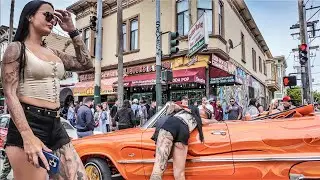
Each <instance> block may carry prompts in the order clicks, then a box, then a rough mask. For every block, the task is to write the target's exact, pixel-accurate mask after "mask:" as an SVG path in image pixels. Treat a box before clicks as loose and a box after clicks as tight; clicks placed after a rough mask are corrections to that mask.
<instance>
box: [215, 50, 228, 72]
mask: <svg viewBox="0 0 320 180" xmlns="http://www.w3.org/2000/svg"><path fill="white" fill-rule="evenodd" d="M211 64H212V66H214V67H217V68H219V69H221V70H224V71H226V72H229V69H228V62H227V61H224V60H222V59H221V58H219V57H218V56H216V55H214V54H212V61H211Z"/></svg>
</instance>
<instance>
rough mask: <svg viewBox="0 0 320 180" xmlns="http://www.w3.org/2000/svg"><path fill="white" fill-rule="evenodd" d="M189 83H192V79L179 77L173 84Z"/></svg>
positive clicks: (174, 79)
mask: <svg viewBox="0 0 320 180" xmlns="http://www.w3.org/2000/svg"><path fill="white" fill-rule="evenodd" d="M189 81H190V77H179V78H173V80H172V82H173V83H184V82H189Z"/></svg>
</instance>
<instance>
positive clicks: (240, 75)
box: [235, 67, 247, 84]
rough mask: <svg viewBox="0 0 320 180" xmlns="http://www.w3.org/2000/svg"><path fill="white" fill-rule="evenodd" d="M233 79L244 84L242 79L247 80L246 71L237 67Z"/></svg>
mask: <svg viewBox="0 0 320 180" xmlns="http://www.w3.org/2000/svg"><path fill="white" fill-rule="evenodd" d="M235 80H236V82H238V83H240V84H244V81H245V80H247V75H246V72H244V70H242V69H241V68H239V67H237V68H236V73H235Z"/></svg>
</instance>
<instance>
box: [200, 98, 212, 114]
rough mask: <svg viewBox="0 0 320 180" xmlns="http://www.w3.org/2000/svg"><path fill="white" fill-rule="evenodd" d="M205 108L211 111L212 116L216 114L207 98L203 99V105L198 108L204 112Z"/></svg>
mask: <svg viewBox="0 0 320 180" xmlns="http://www.w3.org/2000/svg"><path fill="white" fill-rule="evenodd" d="M203 106H205V107H206V108H207V109H208V110H209V111H211V113H212V114H213V113H214V111H213V106H212V105H211V104H210V103H209V101H208V99H207V97H203V98H202V104H200V105H199V106H198V108H199V110H202V109H203Z"/></svg>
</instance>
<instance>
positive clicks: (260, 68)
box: [259, 56, 262, 73]
mask: <svg viewBox="0 0 320 180" xmlns="http://www.w3.org/2000/svg"><path fill="white" fill-rule="evenodd" d="M259 71H260V72H261V73H262V60H261V57H260V56H259Z"/></svg>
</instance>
